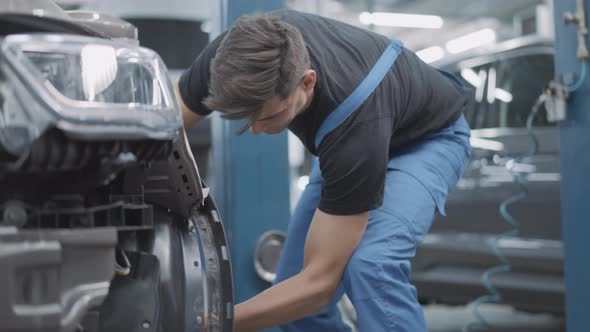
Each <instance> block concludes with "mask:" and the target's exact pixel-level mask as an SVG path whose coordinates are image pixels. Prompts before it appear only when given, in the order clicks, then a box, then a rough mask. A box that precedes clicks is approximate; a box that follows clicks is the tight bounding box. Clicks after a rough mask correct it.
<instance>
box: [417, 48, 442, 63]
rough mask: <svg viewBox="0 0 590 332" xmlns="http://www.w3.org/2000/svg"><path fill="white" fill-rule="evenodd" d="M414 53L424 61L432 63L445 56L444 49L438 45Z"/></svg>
mask: <svg viewBox="0 0 590 332" xmlns="http://www.w3.org/2000/svg"><path fill="white" fill-rule="evenodd" d="M416 55H417V56H418V57H419V58H420V59H422V61H424V62H426V63H432V62H435V61H438V60H440V59H442V58H443V57H444V56H445V50H443V48H442V47H439V46H432V47H428V48H425V49H423V50H420V51H418V52H416Z"/></svg>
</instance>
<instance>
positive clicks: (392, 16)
mask: <svg viewBox="0 0 590 332" xmlns="http://www.w3.org/2000/svg"><path fill="white" fill-rule="evenodd" d="M359 20H360V21H361V23H362V24H365V25H369V24H374V25H381V26H388V27H403V28H422V29H440V28H442V26H443V19H442V18H441V17H440V16H434V15H416V14H400V13H384V12H375V13H369V12H362V13H361V14H360V15H359Z"/></svg>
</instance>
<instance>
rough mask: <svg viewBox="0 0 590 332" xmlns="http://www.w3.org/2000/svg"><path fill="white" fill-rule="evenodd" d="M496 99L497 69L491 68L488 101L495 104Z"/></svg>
mask: <svg viewBox="0 0 590 332" xmlns="http://www.w3.org/2000/svg"><path fill="white" fill-rule="evenodd" d="M495 100H496V69H495V68H490V72H489V74H488V103H490V104H493V103H494V101H495Z"/></svg>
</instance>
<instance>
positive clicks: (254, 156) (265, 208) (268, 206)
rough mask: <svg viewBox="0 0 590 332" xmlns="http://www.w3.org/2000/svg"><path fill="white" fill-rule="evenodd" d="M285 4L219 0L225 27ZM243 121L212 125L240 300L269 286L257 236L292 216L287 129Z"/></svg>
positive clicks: (216, 190) (217, 188) (216, 191)
mask: <svg viewBox="0 0 590 332" xmlns="http://www.w3.org/2000/svg"><path fill="white" fill-rule="evenodd" d="M284 7H286V1H285V0H280V1H278V0H266V1H263V0H258V1H252V0H220V8H219V9H220V10H219V11H220V15H219V17H218V18H219V21H220V26H221V27H222V29H220V30H225V29H226V28H227V27H228V26H231V24H232V23H233V22H234V21H235V20H236V19H237V18H238V17H240V16H241V15H244V14H254V13H259V12H268V11H272V10H276V9H280V8H284ZM241 124H242V123H241V122H240V121H228V120H223V119H221V118H220V117H219V116H214V117H213V119H212V127H211V130H212V148H213V167H212V172H213V173H214V184H213V188H212V193H213V197H215V198H216V200H217V206H218V207H219V209H220V212H221V215H222V217H223V220H224V222H225V227H226V231H227V233H228V237H229V242H230V249H231V259H232V268H233V275H234V283H235V285H234V286H235V288H234V289H235V290H236V294H235V298H236V303H239V302H242V301H244V300H246V299H248V298H250V297H252V296H254V295H256V294H257V293H259V292H261V291H262V290H264V289H265V288H266V287H268V286H269V284H268V283H267V282H264V281H262V280H261V279H259V278H258V276H257V275H256V273H255V271H254V265H253V261H254V260H253V256H254V255H253V254H254V250H255V246H256V242H257V240H258V238H259V237H260V235H262V234H263V233H264V232H266V231H268V230H270V229H279V230H284V229H285V228H286V225H287V222H288V220H289V218H290V210H289V206H290V203H289V164H288V149H287V132H283V133H281V134H279V135H273V136H269V135H260V136H254V135H252V134H251V133H249V132H247V133H245V134H243V135H242V136H237V135H236V134H235V133H236V131H237V130H238V129H239V127H240V125H241Z"/></svg>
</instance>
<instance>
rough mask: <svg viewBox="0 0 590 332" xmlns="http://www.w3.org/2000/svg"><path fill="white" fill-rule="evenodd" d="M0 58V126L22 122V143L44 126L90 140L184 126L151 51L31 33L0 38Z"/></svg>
mask: <svg viewBox="0 0 590 332" xmlns="http://www.w3.org/2000/svg"><path fill="white" fill-rule="evenodd" d="M0 56H1V60H2V61H1V66H0V69H1V70H2V74H3V75H2V76H3V78H4V82H3V83H4V84H6V85H5V89H0V93H1V94H2V97H3V98H2V100H3V101H4V104H3V105H2V108H3V109H2V110H0V131H1V130H2V129H6V128H9V129H12V130H14V128H16V127H19V126H20V127H22V126H23V125H25V124H26V126H27V130H26V131H27V132H28V136H29V137H28V139H25V141H26V140H31V139H34V138H36V137H38V136H39V135H40V134H41V133H42V132H43V131H44V130H45V129H46V128H47V127H50V126H55V127H58V128H59V129H61V130H63V131H64V132H66V133H67V134H68V135H70V136H74V137H77V138H81V139H90V140H113V139H146V138H147V139H172V138H174V137H176V135H177V132H178V129H179V128H181V127H182V117H181V114H180V109H179V107H178V104H177V102H176V97H175V94H174V90H173V87H172V84H171V82H170V80H169V78H168V75H167V71H166V67H165V65H164V64H163V62H162V60H161V59H160V57H159V56H158V55H157V54H156V53H155V52H153V51H151V50H149V49H146V48H143V47H139V46H135V45H129V44H124V43H122V42H115V41H112V40H105V39H99V38H90V37H81V36H68V35H50V34H31V35H11V36H8V37H6V38H5V39H3V40H2V42H1V45H0ZM15 107H16V109H17V110H15ZM9 108H11V109H9ZM2 113H3V114H2ZM8 113H12V115H13V116H12V117H10V116H7V114H8ZM15 113H21V114H18V116H16V115H15ZM19 119H20V122H18V120H19ZM17 122H18V123H17ZM20 127H19V128H20ZM21 129H22V128H21ZM0 136H2V135H0Z"/></svg>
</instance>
